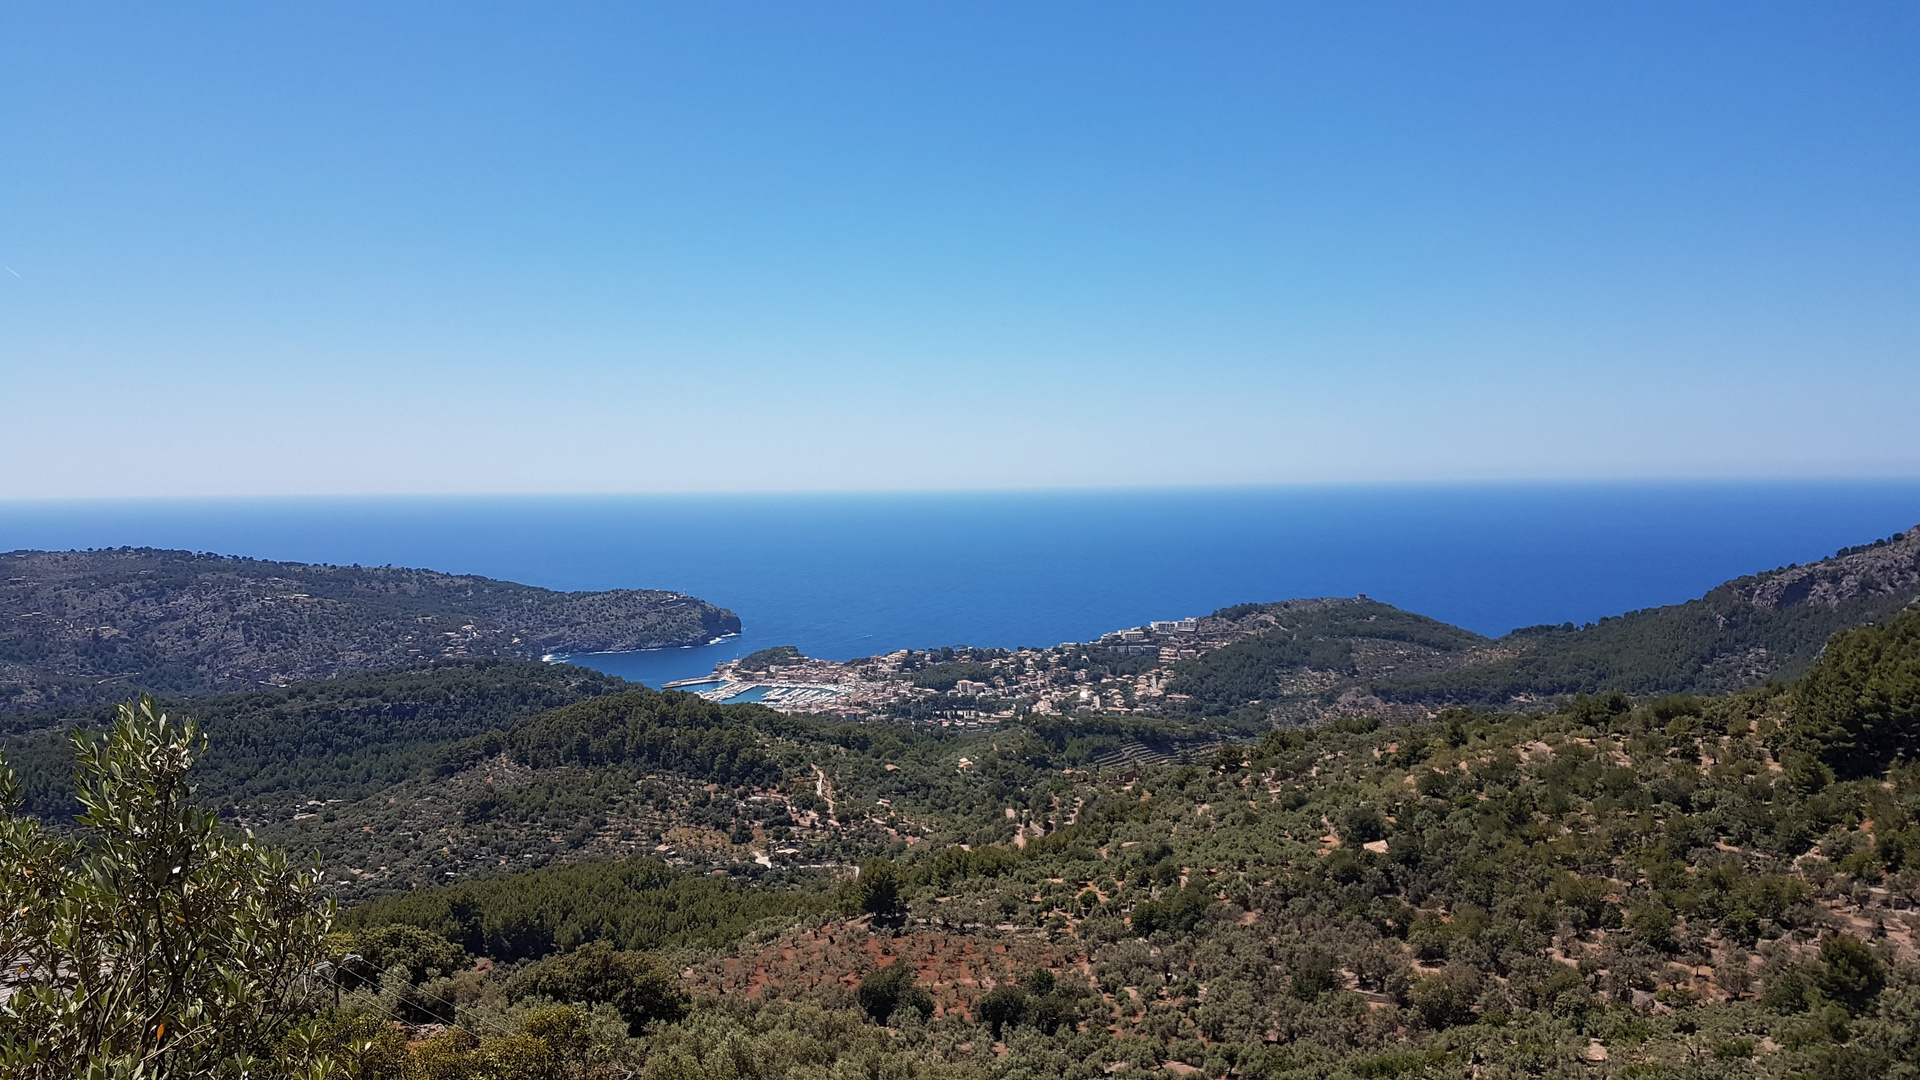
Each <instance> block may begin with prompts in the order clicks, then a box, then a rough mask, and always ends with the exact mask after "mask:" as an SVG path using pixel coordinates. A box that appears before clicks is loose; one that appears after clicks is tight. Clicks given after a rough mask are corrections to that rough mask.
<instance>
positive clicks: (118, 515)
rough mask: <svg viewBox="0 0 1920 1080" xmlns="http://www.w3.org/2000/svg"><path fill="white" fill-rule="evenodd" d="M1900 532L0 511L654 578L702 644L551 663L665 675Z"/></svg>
mask: <svg viewBox="0 0 1920 1080" xmlns="http://www.w3.org/2000/svg"><path fill="white" fill-rule="evenodd" d="M1916 523H1920V481H1908V480H1889V481H1844V482H1842V481H1793V482H1750V483H1632V484H1629V483H1616V484H1450V485H1418V486H1387V485H1374V486H1322V487H1269V488H1233V489H1182V490H1135V491H1073V492H1018V493H1006V492H1001V493H965V494H937V495H936V494H920V495H915V494H887V495H810V496H592V497H587V496H540V497H535V496H527V497H489V498H480V497H432V498H398V497H387V498H305V499H217V500H187V499H180V500H72V501H40V502H0V550H4V549H18V548H53V549H64V548H89V547H114V546H121V545H128V546H150V547H167V548H186V549H190V550H196V551H213V552H219V553H221V554H232V555H249V556H254V557H257V558H266V559H286V560H294V561H301V562H329V563H340V564H352V563H358V564H361V565H383V564H391V565H405V566H424V567H431V568H434V569H438V570H446V571H452V572H458V573H473V574H483V575H486V576H489V577H496V578H504V579H508V580H512V581H521V582H526V583H529V584H533V585H541V586H546V587H548V588H555V589H608V588H665V589H675V590H679V591H682V592H686V593H690V594H692V595H695V596H699V597H702V598H704V599H707V600H710V601H712V602H714V603H717V604H720V605H723V606H725V607H728V608H731V609H733V610H734V611H736V612H738V613H739V615H740V617H741V620H742V622H743V623H744V627H745V628H744V631H743V632H742V633H741V634H740V635H738V636H736V637H733V638H729V639H726V640H724V641H722V642H719V643H717V644H713V645H710V646H706V647H700V648H688V649H671V650H659V651H653V652H645V653H627V654H607V655H588V656H578V657H573V658H571V659H572V660H574V661H575V662H578V663H583V664H587V665H590V666H592V667H595V668H599V669H602V670H605V671H609V672H612V673H614V674H618V675H622V676H625V677H627V678H631V679H635V680H637V681H642V682H646V683H649V684H652V685H658V684H659V683H660V682H663V681H667V680H670V679H679V678H689V677H693V676H697V675H702V674H705V673H706V672H708V671H709V670H711V669H712V667H713V665H714V663H716V662H717V661H720V660H724V659H731V658H734V657H737V656H740V655H744V654H745V653H746V652H748V651H751V650H753V649H757V648H762V647H765V646H768V645H776V644H777V645H797V646H799V647H800V649H801V650H802V651H803V652H805V653H807V654H808V655H811V656H819V657H825V658H828V659H836V660H838V659H849V658H852V657H856V656H866V655H874V654H877V653H884V652H888V651H891V650H894V649H899V648H927V647H937V646H942V645H958V644H970V645H984V646H997V647H1016V646H1021V645H1053V644H1058V643H1060V642H1062V641H1078V640H1086V639H1088V638H1091V637H1094V636H1097V635H1098V634H1101V633H1104V632H1106V631H1108V630H1113V629H1117V628H1120V627H1124V626H1133V625H1137V624H1140V623H1142V622H1145V621H1146V620H1149V619H1161V618H1177V617H1180V616H1186V615H1195V614H1203V613H1205V612H1208V611H1212V610H1214V609H1216V608H1219V607H1222V606H1225V605H1228V604H1234V603H1239V602H1242V601H1251V600H1279V599H1286V598H1291V597H1300V596H1352V595H1356V594H1360V593H1364V594H1366V595H1368V596H1371V597H1373V598H1375V599H1378V600H1383V601H1386V602H1387V603H1391V604H1394V605H1397V606H1399V607H1402V608H1405V609H1408V610H1411V611H1416V612H1419V613H1421V614H1424V615H1431V616H1433V617H1435V618H1438V619H1443V620H1445V621H1447V622H1451V623H1455V624H1457V625H1460V626H1465V627H1467V628H1469V629H1472V630H1477V631H1479V632H1481V633H1484V634H1489V635H1498V634H1502V633H1505V632H1506V631H1508V630H1511V629H1513V628H1515V627H1519V626H1526V625H1533V624H1538V623H1560V622H1569V621H1570V622H1576V623H1578V622H1586V621H1590V620H1593V619H1597V618H1600V617H1602V616H1605V615H1612V614H1618V613H1621V612H1624V611H1628V610H1632V609H1635V608H1640V607H1648V606H1653V605H1658V604H1668V603H1675V602H1678V601H1681V600H1685V599H1688V598H1689V597H1692V596H1696V595H1699V594H1700V593H1701V592H1704V591H1705V590H1706V589H1708V588H1711V587H1712V586H1713V585H1715V584H1718V583H1719V582H1721V581H1723V580H1726V579H1727V578H1731V577H1735V576H1738V575H1741V574H1746V573H1752V572H1755V571H1758V570H1764V569H1769V568H1772V567H1775V566H1780V565H1785V564H1787V563H1797V562H1807V561H1811V560H1813V559H1818V558H1821V557H1823V556H1825V555H1829V554H1831V553H1832V552H1833V551H1834V550H1835V549H1837V548H1839V547H1842V546H1846V545H1851V544H1859V543H1864V542H1867V541H1869V540H1873V539H1877V538H1879V537H1883V536H1887V535H1889V534H1891V533H1894V532H1898V531H1901V530H1904V529H1907V528H1910V527H1912V526H1913V525H1915V524H1916Z"/></svg>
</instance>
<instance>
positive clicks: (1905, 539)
mask: <svg viewBox="0 0 1920 1080" xmlns="http://www.w3.org/2000/svg"><path fill="white" fill-rule="evenodd" d="M1732 587H1733V589H1734V592H1735V593H1736V594H1737V595H1739V596H1740V597H1741V598H1743V599H1745V600H1746V601H1747V602H1748V603H1750V604H1752V605H1753V606H1754V607H1757V608H1768V609H1779V608H1784V607H1791V606H1793V605H1795V604H1817V605H1820V606H1823V607H1829V608H1837V607H1839V606H1840V605H1841V604H1843V603H1846V602H1847V601H1849V600H1855V599H1858V598H1861V597H1873V596H1889V597H1890V596H1903V595H1911V594H1913V593H1914V592H1916V591H1920V526H1915V527H1914V528H1912V529H1908V530H1907V531H1906V532H1904V533H1901V534H1900V535H1898V536H1895V537H1890V538H1888V539H1886V540H1883V541H1881V542H1879V543H1877V544H1868V545H1866V546H1865V547H1860V548H1851V549H1848V550H1847V551H1843V552H1841V553H1840V554H1838V555H1836V556H1834V557H1833V558H1831V559H1822V560H1820V561H1819V562H1816V563H1808V564H1806V565H1805V566H1790V567H1787V568H1786V569H1783V570H1774V571H1772V572H1770V573H1765V574H1758V575H1755V576H1754V577H1752V578H1745V579H1741V580H1739V581H1735V582H1733V583H1732Z"/></svg>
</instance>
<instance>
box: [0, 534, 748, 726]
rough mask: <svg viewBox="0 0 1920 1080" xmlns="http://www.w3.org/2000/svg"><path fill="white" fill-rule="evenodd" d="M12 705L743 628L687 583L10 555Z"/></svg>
mask: <svg viewBox="0 0 1920 1080" xmlns="http://www.w3.org/2000/svg"><path fill="white" fill-rule="evenodd" d="M0 578H3V579H4V580H3V581H0V713H4V712H16V713H17V712H27V711H32V710H34V709H41V708H52V707H59V708H71V707H78V706H84V705H90V704H97V703H101V702H106V701H114V700H123V699H125V698H127V697H128V696H130V695H132V694H134V693H137V692H140V691H151V692H155V693H165V694H175V695H178V694H204V693H209V692H218V691H228V690H237V689H242V688H246V687H253V686H259V685H261V684H263V683H264V684H270V685H284V684H287V683H290V682H295V681H299V680H305V679H319V678H332V677H335V676H340V675H351V674H356V673H360V672H366V671H375V670H380V669H386V668H396V667H403V666H412V665H418V664H422V663H426V662H428V661H433V660H442V659H456V658H460V657H477V656H497V657H508V658H515V659H538V658H539V657H541V656H543V655H545V654H548V653H555V652H598V651H607V650H625V649H643V648H655V647H662V646H670V645H692V644H699V643H703V642H706V641H709V640H711V639H712V638H714V637H716V636H719V635H721V634H727V633H733V632H736V631H738V630H739V629H740V620H739V618H738V617H736V616H735V615H734V614H733V613H732V612H730V611H726V610H724V609H722V608H717V607H714V606H713V605H712V604H709V603H707V602H705V601H703V600H699V599H696V598H694V597H691V596H684V595H682V594H680V593H673V592H661V591H657V590H643V589H619V590H613V591H609V592H586V593H566V592H555V591H553V590H551V589H540V588H535V587H533V586H529V585H519V584H515V583H513V582H508V581H495V580H492V579H490V578H483V577H476V576H473V575H462V574H442V573H437V572H435V571H431V570H415V569H407V568H401V567H390V566H386V567H362V566H320V565H310V564H306V563H284V562H267V561H263V560H259V559H242V558H232V557H227V556H220V555H210V554H197V553H194V552H187V551H161V550H156V549H152V548H117V549H112V550H100V551H65V552H49V551H15V552H11V553H8V554H5V555H0Z"/></svg>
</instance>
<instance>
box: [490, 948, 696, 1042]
mask: <svg viewBox="0 0 1920 1080" xmlns="http://www.w3.org/2000/svg"><path fill="white" fill-rule="evenodd" d="M533 996H540V997H548V998H552V999H553V1000H555V1001H561V1002H571V1003H578V1004H584V1005H597V1004H600V1003H602V1002H605V1003H606V1004H609V1005H612V1006H613V1007H614V1008H615V1009H618V1010H619V1011H620V1015H621V1017H622V1018H624V1019H625V1020H626V1022H627V1030H628V1032H629V1033H630V1034H633V1035H638V1034H640V1033H641V1032H642V1031H643V1030H645V1029H646V1028H647V1026H648V1025H650V1024H653V1023H655V1022H661V1021H664V1022H668V1023H671V1022H673V1021H676V1020H679V1019H680V1018H681V1017H683V1016H685V1015H686V1014H687V1005H688V1001H687V996H686V994H685V993H684V992H682V991H681V989H680V987H679V985H678V983H677V982H676V981H675V979H674V978H673V976H672V975H671V974H669V973H668V972H665V971H662V970H661V969H660V967H659V965H657V964H655V963H654V962H653V960H652V959H651V958H649V957H648V956H647V954H645V953H640V952H622V951H619V950H616V949H614V948H613V946H611V945H608V944H607V943H606V942H604V941H594V942H589V943H587V944H585V945H582V946H580V947H579V948H578V949H575V950H574V951H572V952H570V953H565V954H563V955H560V956H555V957H551V958H549V959H546V960H542V961H541V962H540V963H538V964H535V965H533V966H532V967H530V968H527V969H526V970H525V971H522V972H520V973H518V974H516V975H515V976H514V977H513V978H511V979H509V980H508V981H507V997H508V998H510V999H512V1000H519V999H521V998H526V997H533Z"/></svg>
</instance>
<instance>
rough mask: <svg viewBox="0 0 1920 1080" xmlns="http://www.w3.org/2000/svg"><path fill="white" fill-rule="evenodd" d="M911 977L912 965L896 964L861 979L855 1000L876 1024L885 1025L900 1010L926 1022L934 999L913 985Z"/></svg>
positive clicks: (895, 962)
mask: <svg viewBox="0 0 1920 1080" xmlns="http://www.w3.org/2000/svg"><path fill="white" fill-rule="evenodd" d="M913 976H914V969H913V965H912V964H910V963H908V962H906V961H905V960H895V961H894V962H893V963H891V964H888V965H887V966H886V967H883V968H881V969H879V970H878V971H875V972H873V973H872V974H870V975H868V976H867V977H866V978H864V979H861V980H860V986H859V988H858V989H856V990H855V991H854V997H855V999H856V1000H858V1001H859V1002H860V1008H861V1009H863V1010H865V1012H866V1014H867V1015H868V1016H870V1017H872V1018H873V1022H874V1023H876V1024H882V1025H884V1024H885V1023H886V1022H887V1021H888V1020H889V1019H890V1018H891V1017H892V1016H893V1014H894V1013H896V1012H898V1011H899V1010H901V1009H912V1010H913V1011H915V1012H917V1013H919V1014H920V1016H921V1018H922V1019H925V1018H926V1017H929V1016H932V1015H933V995H931V994H929V993H927V991H926V988H924V987H922V986H920V985H919V984H917V983H915V982H914V981H913Z"/></svg>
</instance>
